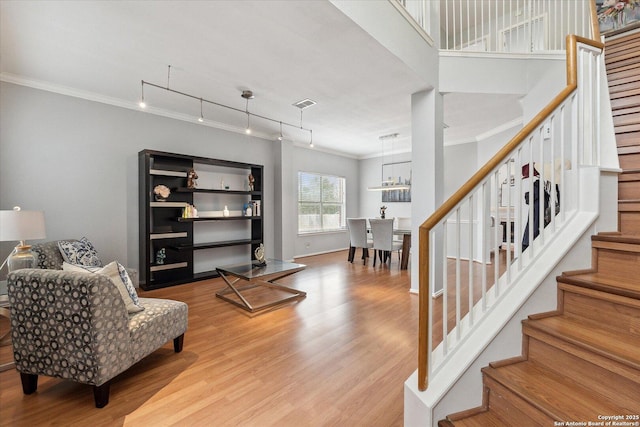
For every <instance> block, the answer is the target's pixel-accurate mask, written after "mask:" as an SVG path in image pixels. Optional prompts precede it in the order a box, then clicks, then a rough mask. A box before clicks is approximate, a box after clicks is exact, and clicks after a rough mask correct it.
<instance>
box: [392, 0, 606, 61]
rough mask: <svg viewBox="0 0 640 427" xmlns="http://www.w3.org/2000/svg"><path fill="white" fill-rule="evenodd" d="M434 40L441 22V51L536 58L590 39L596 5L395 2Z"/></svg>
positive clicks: (515, 0)
mask: <svg viewBox="0 0 640 427" xmlns="http://www.w3.org/2000/svg"><path fill="white" fill-rule="evenodd" d="M391 1H394V2H396V3H399V4H400V5H402V6H403V7H404V8H405V9H406V11H407V12H408V13H409V15H410V16H411V17H412V18H413V20H414V21H415V22H416V24H417V25H419V26H420V27H422V28H423V29H424V31H425V32H426V33H427V34H429V35H433V32H432V28H431V22H432V21H431V17H432V16H435V15H436V14H437V16H439V18H440V30H439V31H440V35H441V37H440V46H439V47H440V49H442V50H449V51H476V52H504V53H532V52H545V51H558V50H565V45H564V43H565V36H566V35H567V34H575V35H577V36H582V37H587V38H588V37H590V36H591V28H592V25H591V19H592V16H591V14H590V13H589V7H588V6H587V5H589V6H590V5H592V4H593V3H594V0H570V1H569V0H498V1H496V0H438V1H434V0H391Z"/></svg>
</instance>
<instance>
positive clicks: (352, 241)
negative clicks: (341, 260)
mask: <svg viewBox="0 0 640 427" xmlns="http://www.w3.org/2000/svg"><path fill="white" fill-rule="evenodd" d="M347 228H348V229H349V258H348V260H349V262H353V257H354V256H355V253H356V249H357V248H362V259H363V260H364V264H366V263H367V258H368V257H369V248H372V247H373V241H371V240H369V239H368V237H367V220H366V218H347Z"/></svg>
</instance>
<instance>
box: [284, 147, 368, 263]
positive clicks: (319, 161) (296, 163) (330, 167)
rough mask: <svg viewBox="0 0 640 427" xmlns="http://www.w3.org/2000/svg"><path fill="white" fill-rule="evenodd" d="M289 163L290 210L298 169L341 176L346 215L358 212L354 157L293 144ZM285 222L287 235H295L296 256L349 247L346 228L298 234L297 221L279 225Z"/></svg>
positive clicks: (357, 171) (357, 170)
mask: <svg viewBox="0 0 640 427" xmlns="http://www.w3.org/2000/svg"><path fill="white" fill-rule="evenodd" d="M291 164H292V167H291V170H290V172H289V173H291V174H293V179H291V181H290V182H291V184H290V185H291V188H290V194H291V195H292V197H288V198H287V199H288V203H289V208H288V210H289V211H290V212H297V211H298V206H297V202H298V196H297V194H298V172H299V171H302V172H314V173H322V174H327V175H334V176H341V177H344V178H345V179H346V184H347V189H346V198H347V218H350V217H354V216H357V215H358V212H359V210H360V207H359V197H358V194H359V193H360V192H361V191H362V186H361V184H360V165H359V162H358V160H356V159H350V158H347V157H342V156H338V155H335V154H330V153H324V152H321V151H318V150H312V149H308V148H302V147H293V156H292V162H291ZM283 170H284V167H283ZM283 193H284V190H283ZM284 198H285V197H284V195H283V199H284ZM287 226H288V227H289V235H292V236H296V237H295V242H294V246H293V247H294V251H293V253H294V255H295V256H296V257H298V256H304V255H311V254H319V253H325V252H331V251H335V250H338V249H347V248H348V247H349V235H348V233H347V231H346V230H345V231H339V232H335V233H322V234H303V235H299V234H298V224H297V221H295V220H294V221H290V222H289V223H288V224H284V225H283V227H287ZM285 243H286V242H285Z"/></svg>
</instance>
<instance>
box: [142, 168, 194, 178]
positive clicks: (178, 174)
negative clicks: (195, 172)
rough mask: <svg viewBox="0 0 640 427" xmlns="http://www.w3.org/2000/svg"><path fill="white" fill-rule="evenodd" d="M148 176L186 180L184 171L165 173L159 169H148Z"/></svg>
mask: <svg viewBox="0 0 640 427" xmlns="http://www.w3.org/2000/svg"><path fill="white" fill-rule="evenodd" d="M149 175H160V176H176V177H180V178H186V177H187V172H186V171H166V170H161V169H150V170H149Z"/></svg>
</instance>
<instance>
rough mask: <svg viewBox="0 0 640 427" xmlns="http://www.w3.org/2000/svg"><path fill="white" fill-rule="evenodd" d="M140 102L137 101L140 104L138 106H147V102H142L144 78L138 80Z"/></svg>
mask: <svg viewBox="0 0 640 427" xmlns="http://www.w3.org/2000/svg"><path fill="white" fill-rule="evenodd" d="M140 95H141V96H140V102H139V103H138V105H139V106H140V108H147V103H146V102H144V80H141V81H140Z"/></svg>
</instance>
